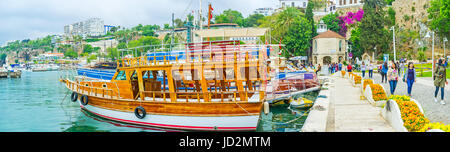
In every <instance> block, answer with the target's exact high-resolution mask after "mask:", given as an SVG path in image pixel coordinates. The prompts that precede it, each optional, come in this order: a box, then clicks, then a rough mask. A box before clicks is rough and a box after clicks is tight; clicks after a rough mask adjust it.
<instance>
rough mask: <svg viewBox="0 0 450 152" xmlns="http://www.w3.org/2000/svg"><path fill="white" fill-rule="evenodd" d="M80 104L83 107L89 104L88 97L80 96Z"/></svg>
mask: <svg viewBox="0 0 450 152" xmlns="http://www.w3.org/2000/svg"><path fill="white" fill-rule="evenodd" d="M80 102H81V104H82V105H83V106H85V105H87V104H88V103H89V99H88V96H87V95H82V96H81V99H80Z"/></svg>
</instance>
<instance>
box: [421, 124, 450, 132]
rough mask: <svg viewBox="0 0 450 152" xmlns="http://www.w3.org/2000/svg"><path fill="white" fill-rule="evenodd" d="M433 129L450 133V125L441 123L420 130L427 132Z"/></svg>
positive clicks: (428, 125) (427, 125)
mask: <svg viewBox="0 0 450 152" xmlns="http://www.w3.org/2000/svg"><path fill="white" fill-rule="evenodd" d="M431 129H440V130H442V131H445V132H450V125H445V124H443V123H439V122H436V123H428V124H426V125H425V126H423V127H422V129H420V130H419V132H426V131H428V130H431Z"/></svg>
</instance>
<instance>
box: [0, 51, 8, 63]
mask: <svg viewBox="0 0 450 152" xmlns="http://www.w3.org/2000/svg"><path fill="white" fill-rule="evenodd" d="M6 57H7V55H6V54H5V53H2V54H0V65H3V64H5V61H6Z"/></svg>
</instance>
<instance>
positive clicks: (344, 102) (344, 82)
mask: <svg viewBox="0 0 450 152" xmlns="http://www.w3.org/2000/svg"><path fill="white" fill-rule="evenodd" d="M338 74H340V73H338ZM331 77H333V78H335V81H334V87H331V88H330V90H331V95H330V96H331V97H330V98H331V99H330V100H331V101H330V111H329V113H328V119H327V121H328V122H327V129H326V131H327V132H393V131H394V129H393V128H392V127H391V126H390V125H389V124H388V123H387V122H386V121H385V120H384V119H383V117H382V116H381V108H379V107H374V106H372V105H370V104H369V102H368V101H367V100H360V95H361V93H360V89H359V87H353V86H352V84H351V83H350V82H349V80H348V79H347V78H341V77H339V76H337V74H335V75H334V76H331Z"/></svg>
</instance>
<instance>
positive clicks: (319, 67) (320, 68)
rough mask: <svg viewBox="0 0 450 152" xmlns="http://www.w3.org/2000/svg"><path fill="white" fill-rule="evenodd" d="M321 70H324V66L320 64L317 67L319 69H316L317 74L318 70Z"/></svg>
mask: <svg viewBox="0 0 450 152" xmlns="http://www.w3.org/2000/svg"><path fill="white" fill-rule="evenodd" d="M320 70H322V67H321V66H320V64H319V66H318V67H317V70H316V75H317V72H319V71H320Z"/></svg>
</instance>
